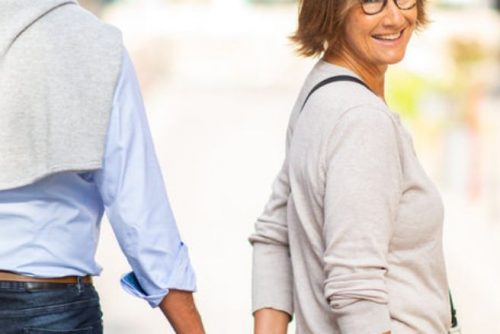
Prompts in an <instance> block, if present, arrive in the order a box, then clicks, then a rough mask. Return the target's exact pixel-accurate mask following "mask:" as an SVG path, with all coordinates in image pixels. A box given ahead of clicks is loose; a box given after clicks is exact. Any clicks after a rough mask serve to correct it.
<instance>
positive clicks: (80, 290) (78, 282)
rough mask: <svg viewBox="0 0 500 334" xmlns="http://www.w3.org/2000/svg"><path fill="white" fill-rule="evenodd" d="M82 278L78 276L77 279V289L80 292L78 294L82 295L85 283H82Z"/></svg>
mask: <svg viewBox="0 0 500 334" xmlns="http://www.w3.org/2000/svg"><path fill="white" fill-rule="evenodd" d="M82 280H83V279H82V276H77V277H76V288H77V290H78V293H79V294H80V293H82V290H83V282H82Z"/></svg>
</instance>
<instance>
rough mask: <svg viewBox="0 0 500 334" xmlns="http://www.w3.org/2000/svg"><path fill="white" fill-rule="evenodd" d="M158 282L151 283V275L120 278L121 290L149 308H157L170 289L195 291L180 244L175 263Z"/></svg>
mask: <svg viewBox="0 0 500 334" xmlns="http://www.w3.org/2000/svg"><path fill="white" fill-rule="evenodd" d="M164 272H165V274H164V275H163V277H160V278H159V279H158V282H152V277H156V276H158V275H153V273H143V275H140V274H138V273H136V272H130V273H128V274H125V275H123V276H122V278H121V280H120V283H121V286H122V288H123V289H124V290H125V291H126V292H128V293H130V294H132V295H133V296H136V297H139V298H142V299H144V300H146V301H147V302H148V303H149V305H150V306H151V307H157V306H158V305H159V304H160V303H161V301H162V300H163V298H164V297H165V296H166V295H167V294H168V292H169V291H170V290H172V289H174V290H183V291H192V292H195V291H196V275H195V273H194V270H193V268H192V267H191V263H190V261H189V256H188V251H187V247H186V246H185V245H184V244H181V247H180V249H179V252H178V255H177V257H176V261H175V263H174V265H173V267H172V269H171V270H170V272H169V271H168V270H165V271H164Z"/></svg>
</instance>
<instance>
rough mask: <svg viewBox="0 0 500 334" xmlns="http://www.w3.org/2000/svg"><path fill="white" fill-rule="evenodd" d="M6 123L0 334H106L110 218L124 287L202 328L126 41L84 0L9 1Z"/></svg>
mask: <svg viewBox="0 0 500 334" xmlns="http://www.w3.org/2000/svg"><path fill="white" fill-rule="evenodd" d="M0 120H1V121H0V328H2V330H1V333H2V334H14V333H45V332H47V333H48V332H50V333H69V332H71V333H77V334H78V333H92V334H94V333H102V320H101V310H100V305H99V297H98V295H97V293H96V291H95V289H94V287H93V285H92V276H95V275H98V274H99V273H100V271H101V268H100V267H99V265H98V264H97V263H96V262H95V260H94V254H95V250H96V247H97V241H98V236H99V226H100V220H101V217H102V215H103V212H104V211H106V213H107V216H108V218H109V221H110V223H111V225H112V227H113V230H114V232H115V235H116V237H117V239H118V241H119V244H120V247H121V248H122V250H123V252H124V254H125V255H126V257H127V260H128V261H129V263H130V265H131V267H132V269H133V271H132V272H131V273H129V274H127V275H125V276H124V277H123V278H122V285H123V287H124V288H125V289H126V290H127V291H129V292H130V293H132V294H134V295H136V296H138V297H141V298H144V299H145V300H147V301H148V302H149V304H150V305H151V306H153V307H156V306H159V307H160V309H161V310H162V311H163V313H164V314H165V316H166V317H167V318H168V320H169V321H170V323H171V325H172V326H173V328H174V329H175V331H176V332H177V333H190V334H196V333H203V332H204V331H203V326H202V323H201V319H200V316H199V314H198V311H197V309H196V307H195V305H194V301H193V298H192V292H193V291H194V290H195V288H196V287H195V277H194V272H193V270H192V268H191V265H190V261H189V257H188V253H187V248H186V246H185V245H184V244H183V243H182V242H181V240H180V236H179V233H178V231H177V228H176V225H175V220H174V218H173V215H172V212H171V209H170V207H169V203H168V198H167V195H166V192H165V189H164V185H163V181H162V177H161V173H160V169H159V165H158V162H157V160H156V157H155V153H154V148H153V144H152V141H151V135H150V133H149V129H148V124H147V120H146V116H145V112H144V107H143V103H142V98H141V94H140V90H139V85H138V83H137V79H136V77H135V73H134V69H133V66H132V63H131V61H130V59H129V57H128V55H127V53H126V51H125V50H124V47H123V45H122V40H121V36H120V33H119V32H118V31H116V30H115V29H114V28H111V27H109V26H107V25H104V24H103V23H101V22H99V21H98V20H97V19H96V18H95V17H94V16H93V15H91V14H89V13H88V12H86V11H85V10H83V9H82V8H81V7H79V6H78V4H77V3H76V1H75V0H1V1H0Z"/></svg>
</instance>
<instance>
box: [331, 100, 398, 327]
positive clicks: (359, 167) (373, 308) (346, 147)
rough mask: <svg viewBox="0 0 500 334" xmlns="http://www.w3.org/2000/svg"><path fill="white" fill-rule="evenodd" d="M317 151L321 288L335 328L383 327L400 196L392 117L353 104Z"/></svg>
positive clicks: (387, 315) (387, 316)
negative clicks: (321, 166) (321, 193)
mask: <svg viewBox="0 0 500 334" xmlns="http://www.w3.org/2000/svg"><path fill="white" fill-rule="evenodd" d="M328 143H329V144H328V149H327V153H326V155H325V157H326V158H325V171H326V173H325V175H326V188H325V202H324V205H325V206H324V214H325V222H324V228H323V234H324V240H325V253H324V270H325V274H326V280H325V282H324V292H325V297H326V299H327V301H328V302H329V305H330V307H331V310H332V312H333V314H334V315H335V318H336V319H337V323H338V325H339V327H340V331H341V333H343V334H372V333H383V332H386V331H388V330H390V329H391V321H390V313H389V307H388V302H389V301H388V294H387V289H386V286H385V275H386V272H387V270H388V264H387V254H388V248H389V241H390V238H391V234H392V229H393V222H394V220H395V218H396V214H397V208H398V203H399V199H400V196H401V179H402V178H401V162H400V158H399V153H398V152H399V151H398V142H397V136H396V133H395V125H394V124H393V121H392V119H391V118H390V116H389V115H388V114H386V112H384V111H381V110H377V109H374V108H373V107H371V108H370V107H363V106H360V107H356V108H354V109H351V110H349V111H347V112H346V113H345V114H344V116H342V118H341V119H340V120H339V121H338V124H337V125H336V127H335V130H334V131H333V134H332V136H331V138H330V139H329V140H328Z"/></svg>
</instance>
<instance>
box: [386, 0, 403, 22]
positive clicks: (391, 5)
mask: <svg viewBox="0 0 500 334" xmlns="http://www.w3.org/2000/svg"><path fill="white" fill-rule="evenodd" d="M383 14H384V21H383V23H384V24H386V25H399V24H401V23H402V22H403V21H404V16H403V13H402V10H401V9H399V7H398V6H397V5H396V0H388V1H387V6H385V8H384V11H383Z"/></svg>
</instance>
